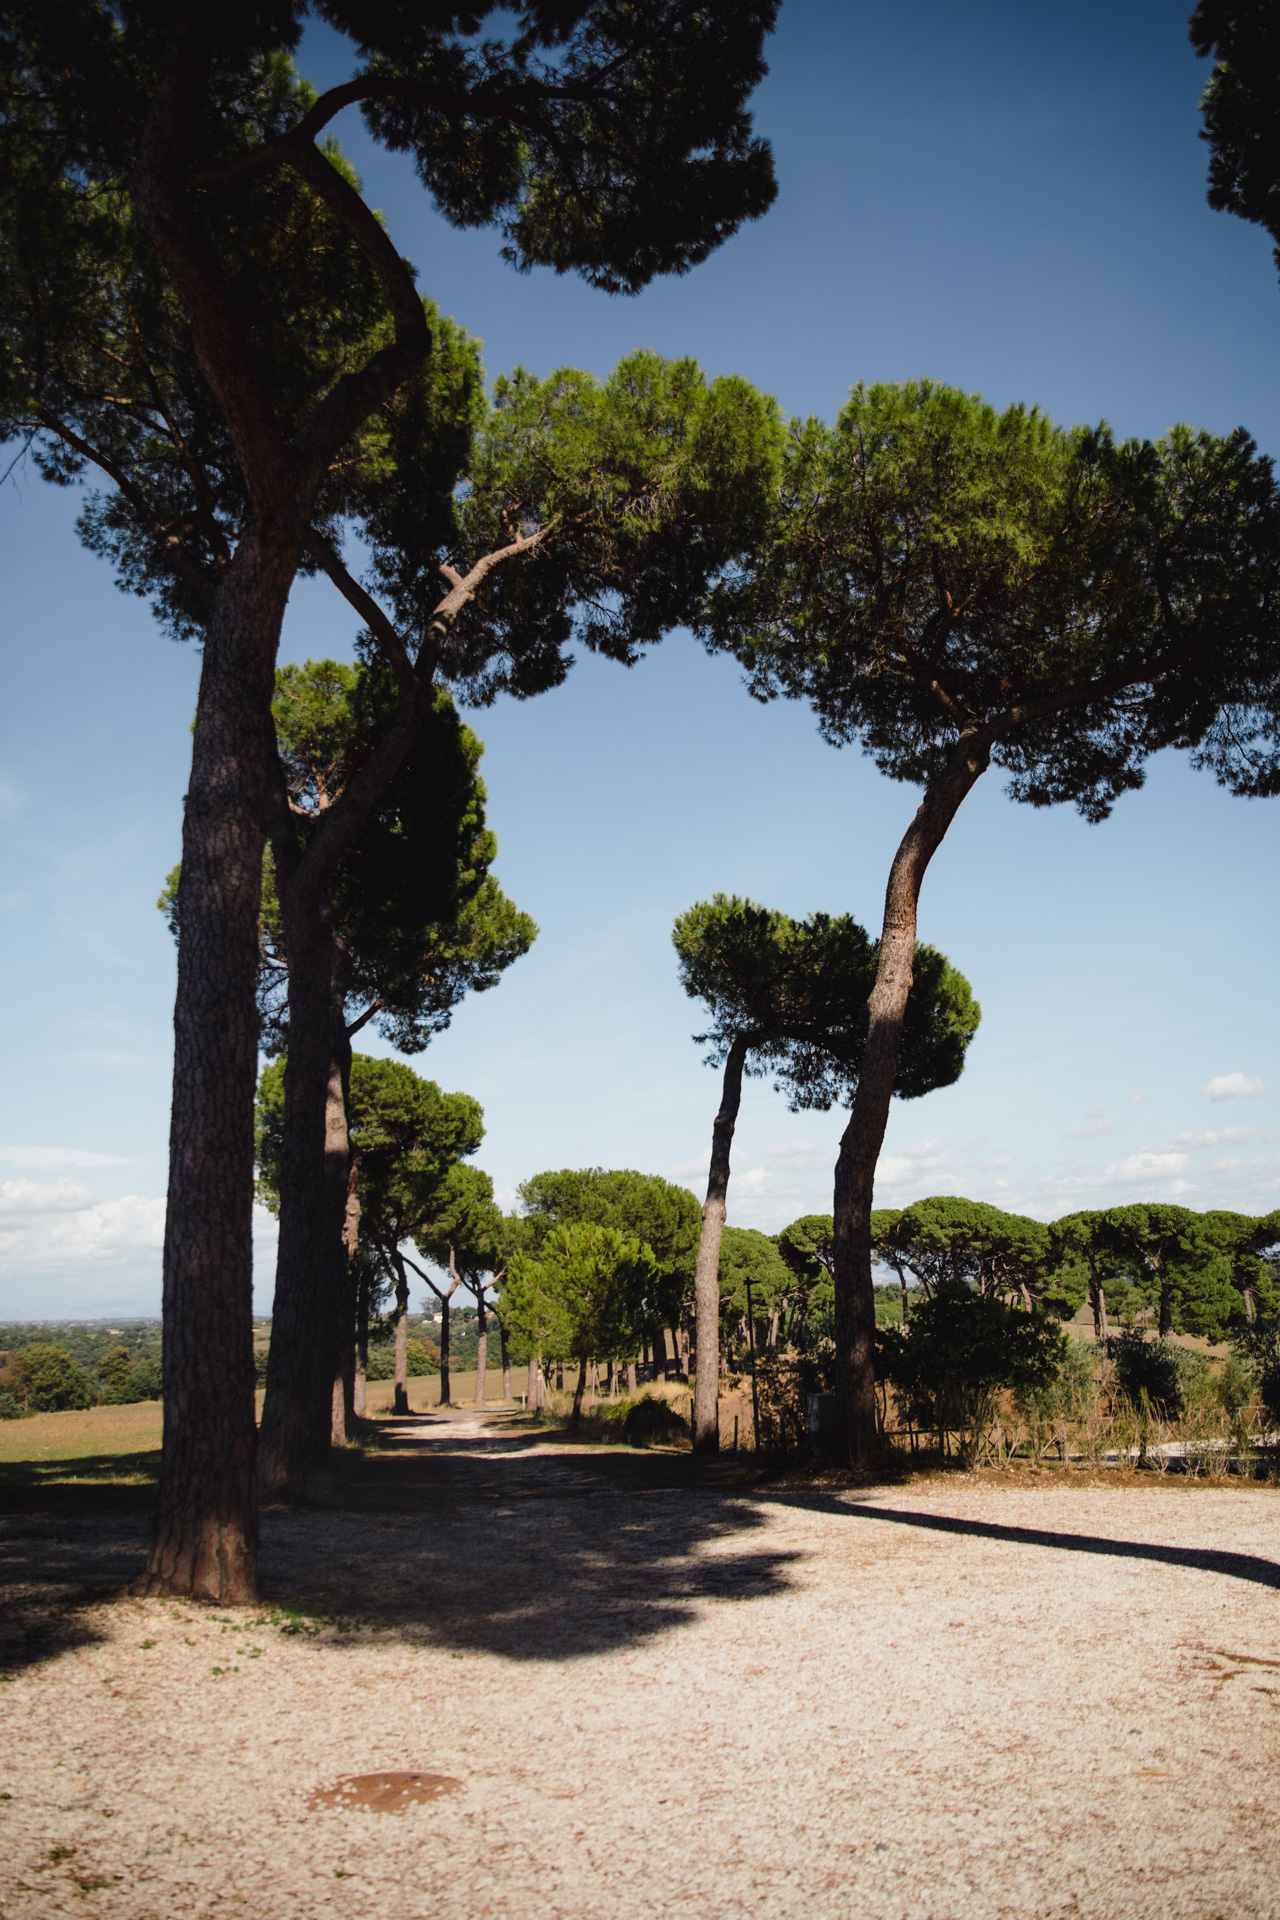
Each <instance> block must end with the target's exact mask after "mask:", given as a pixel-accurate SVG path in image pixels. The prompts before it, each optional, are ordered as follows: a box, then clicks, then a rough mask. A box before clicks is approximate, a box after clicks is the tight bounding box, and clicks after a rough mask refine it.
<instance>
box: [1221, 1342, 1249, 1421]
mask: <svg viewBox="0 0 1280 1920" xmlns="http://www.w3.org/2000/svg"><path fill="white" fill-rule="evenodd" d="M1255 1390H1256V1382H1255V1380H1254V1377H1253V1368H1252V1367H1250V1366H1247V1365H1246V1364H1245V1362H1244V1361H1243V1360H1242V1359H1241V1358H1240V1356H1239V1354H1238V1353H1232V1354H1229V1355H1228V1356H1227V1359H1226V1361H1225V1363H1224V1365H1223V1368H1222V1372H1221V1373H1220V1374H1219V1375H1218V1385H1217V1394H1218V1405H1219V1406H1220V1407H1221V1408H1222V1409H1223V1411H1224V1413H1226V1414H1227V1416H1228V1417H1229V1418H1230V1419H1232V1420H1238V1419H1239V1417H1240V1415H1241V1414H1242V1413H1243V1412H1244V1410H1245V1408H1246V1407H1247V1406H1248V1405H1249V1402H1250V1401H1251V1400H1252V1399H1253V1396H1254V1392H1255Z"/></svg>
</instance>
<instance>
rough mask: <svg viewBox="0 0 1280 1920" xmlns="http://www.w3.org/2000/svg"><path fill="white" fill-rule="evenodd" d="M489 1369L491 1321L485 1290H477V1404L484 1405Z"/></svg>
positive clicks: (479, 1288) (480, 1288)
mask: <svg viewBox="0 0 1280 1920" xmlns="http://www.w3.org/2000/svg"><path fill="white" fill-rule="evenodd" d="M488 1368H489V1319H488V1315H487V1314H486V1313H485V1310H484V1288H483V1287H478V1288H477V1289H476V1391H475V1403H476V1405H477V1406H478V1407H482V1406H483V1405H484V1390H485V1386H486V1385H487V1381H486V1378H485V1376H486V1374H487V1372H488Z"/></svg>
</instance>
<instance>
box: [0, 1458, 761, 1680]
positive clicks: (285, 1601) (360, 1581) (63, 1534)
mask: <svg viewBox="0 0 1280 1920" xmlns="http://www.w3.org/2000/svg"><path fill="white" fill-rule="evenodd" d="M387 1426H388V1427H390V1426H391V1423H390V1422H388V1423H387ZM423 1431H425V1428H423V1429H418V1432H419V1434H421V1433H422V1432H423ZM548 1441H550V1442H551V1445H550V1447H548V1444H547V1443H548ZM131 1465H132V1463H131V1462H122V1457H121V1456H119V1455H111V1456H102V1457H101V1458H98V1457H96V1456H95V1457H93V1458H90V1459H85V1460H71V1461H56V1462H30V1463H23V1464H22V1466H21V1468H19V1469H5V1470H4V1472H3V1474H2V1475H0V1500H3V1501H4V1504H5V1505H6V1506H7V1507H8V1508H9V1512H8V1516H7V1517H6V1518H5V1519H4V1521H3V1522H2V1523H0V1671H3V1670H4V1669H6V1668H7V1669H8V1670H9V1671H14V1670H16V1669H18V1668H20V1667H23V1666H29V1665H34V1664H38V1663H39V1662H41V1661H43V1660H46V1659H49V1658H50V1657H52V1656H53V1655H55V1654H57V1653H60V1652H64V1651H66V1650H68V1649H70V1648H72V1647H76V1646H83V1645H87V1644H91V1643H94V1642H97V1641H99V1640H100V1639H101V1638H102V1634H101V1632H100V1631H99V1630H98V1628H97V1627H96V1626H95V1625H94V1623H93V1622H92V1621H91V1620H90V1619H88V1618H86V1617H85V1612H86V1610H87V1609H90V1608H92V1607H94V1606H96V1605H100V1604H101V1603H102V1602H103V1601H105V1600H110V1599H113V1598H116V1597H119V1596H121V1595H122V1594H123V1593H125V1592H127V1590H128V1588H129V1586H130V1584H131V1583H132V1582H133V1581H134V1580H136V1579H137V1578H138V1576H139V1575H140V1574H141V1572H142V1569H143V1566H144V1563H145V1555H146V1544H147V1530H148V1520H149V1510H150V1504H151V1499H152V1496H153V1489H152V1488H151V1487H150V1486H149V1485H145V1484H125V1485H121V1484H120V1483H119V1482H120V1476H121V1473H122V1472H125V1473H127V1472H128V1471H129V1470H130V1467H131ZM756 1478H757V1476H756V1475H755V1473H754V1472H753V1471H752V1469H751V1467H750V1465H749V1463H748V1462H746V1461H745V1460H744V1459H743V1457H742V1456H738V1458H737V1460H736V1461H735V1458H734V1456H732V1455H730V1456H728V1457H727V1458H722V1459H721V1460H720V1461H712V1462H708V1463H703V1462H700V1461H694V1460H693V1459H692V1458H691V1457H690V1456H689V1455H687V1454H669V1453H663V1452H660V1451H656V1450H655V1451H653V1452H647V1453H646V1452H634V1453H633V1452H631V1451H630V1450H628V1449H625V1448H614V1447H590V1448H577V1447H575V1446H572V1445H571V1444H568V1443H564V1441H563V1437H562V1436H560V1435H557V1434H554V1433H548V1432H546V1431H542V1432H539V1431H538V1430H536V1429H535V1430H526V1431H523V1432H521V1431H519V1430H512V1429H511V1428H510V1427H507V1428H506V1430H504V1429H503V1427H502V1426H495V1427H493V1428H488V1429H486V1428H477V1427H476V1426H474V1425H469V1424H464V1423H462V1422H457V1423H454V1424H453V1425H452V1426H451V1427H450V1428H449V1430H448V1431H447V1432H446V1431H438V1432H435V1431H433V1432H432V1435H431V1439H430V1441H429V1442H424V1441H423V1440H422V1439H421V1438H420V1437H419V1438H418V1439H417V1440H416V1441H415V1434H414V1431H413V1430H410V1429H409V1428H408V1425H407V1423H399V1424H398V1426H397V1429H396V1430H395V1431H393V1432H390V1433H389V1432H387V1431H386V1430H385V1429H384V1430H383V1431H382V1432H381V1434H380V1436H379V1446H378V1447H377V1448H375V1449H372V1450H370V1451H367V1452H357V1451H355V1450H352V1451H350V1452H342V1453H338V1454H337V1455H336V1456H335V1459H334V1465H333V1468H332V1469H331V1471H330V1472H328V1473H326V1474H324V1475H322V1476H320V1477H319V1478H318V1479H317V1481H316V1483H315V1486H314V1489H313V1495H312V1498H311V1499H310V1500H309V1501H308V1503H307V1504H306V1505H303V1506H297V1507H291V1508H275V1509H269V1510H267V1511H265V1512H264V1513H263V1516H262V1556H261V1572H260V1582H259V1591H260V1594H261V1597H262V1601H263V1603H264V1604H266V1605H268V1606H276V1607H279V1608H281V1609H282V1610H285V1611H289V1612H298V1613H302V1614H310V1615H312V1616H316V1615H319V1616H321V1617H323V1618H326V1619H328V1620H331V1621H334V1622H335V1623H337V1624H339V1625H341V1626H343V1627H346V1626H352V1627H357V1628H360V1629H366V1630H368V1629H371V1630H373V1631H375V1632H389V1633H392V1634H394V1635H395V1636H397V1637H399V1638H402V1639H404V1640H408V1641H410V1642H413V1643H415V1644H419V1645H434V1646H439V1647H447V1648H450V1649H452V1650H453V1651H455V1652H459V1653H465V1652H480V1651H485V1652H497V1653H502V1654H505V1655H506V1656H508V1657H509V1658H512V1659H519V1660H567V1659H573V1658H575V1657H577V1656H579V1655H586V1654H593V1653H603V1652H609V1651H612V1650H615V1649H618V1648H622V1647H625V1646H628V1645H635V1644H637V1643H639V1642H641V1641H644V1640H647V1639H650V1638H651V1637H653V1636H654V1635H656V1634H662V1633H666V1632H669V1631H671V1630H672V1629H673V1628H675V1627H678V1626H680V1625H681V1624H683V1623H684V1622H686V1621H687V1620H689V1619H691V1618H692V1617H693V1615H694V1614H695V1613H696V1612H697V1611H699V1610H700V1609H701V1608H702V1607H703V1606H705V1605H706V1604H707V1603H708V1602H714V1601H719V1602H738V1601H749V1600H756V1599H763V1598H766V1597H768V1596H769V1595H771V1594H775V1593H777V1592H779V1591H781V1590H782V1589H783V1588H784V1587H785V1585H786V1584H787V1567H788V1565H789V1563H790V1562H792V1561H793V1560H794V1559H795V1558H796V1557H797V1556H796V1555H794V1554H790V1553H783V1552H777V1551H770V1550H767V1549H765V1548H764V1547H763V1545H760V1544H756V1543H755V1542H754V1541H753V1539H752V1536H753V1535H755V1534H757V1533H759V1531H760V1530H761V1529H762V1528H763V1527H764V1526H765V1525H766V1523H767V1521H766V1516H765V1515H764V1514H763V1513H762V1512H761V1511H760V1510H759V1509H758V1507H757V1506H756V1504H755V1503H754V1502H753V1501H752V1499H751V1497H750V1496H751V1487H752V1486H753V1485H754V1484H755V1481H756ZM6 1495H10V1496H13V1497H12V1498H6V1497H5V1496H6ZM15 1508H16V1509H17V1510H16V1511H15ZM346 1638H347V1636H346V1635H345V1634H342V1633H340V1634H339V1635H338V1636H337V1638H336V1641H335V1642H333V1643H332V1644H335V1645H337V1646H339V1647H340V1646H341V1645H342V1644H343V1642H344V1640H346Z"/></svg>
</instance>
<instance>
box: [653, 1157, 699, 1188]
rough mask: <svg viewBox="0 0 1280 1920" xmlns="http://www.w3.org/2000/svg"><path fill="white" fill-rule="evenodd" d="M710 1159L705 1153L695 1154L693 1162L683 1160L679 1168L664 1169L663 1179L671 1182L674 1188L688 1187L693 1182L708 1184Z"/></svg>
mask: <svg viewBox="0 0 1280 1920" xmlns="http://www.w3.org/2000/svg"><path fill="white" fill-rule="evenodd" d="M708 1164H709V1163H708V1159H707V1156H706V1154H705V1153H699V1154H695V1155H694V1157H693V1159H692V1160H682V1161H681V1162H680V1163H679V1165H678V1166H674V1167H664V1168H663V1169H662V1177H663V1179H664V1180H670V1181H671V1183H672V1185H673V1186H678V1187H687V1186H688V1184H689V1182H690V1181H691V1180H697V1181H700V1182H701V1184H702V1185H703V1186H705V1185H706V1183H707V1167H708Z"/></svg>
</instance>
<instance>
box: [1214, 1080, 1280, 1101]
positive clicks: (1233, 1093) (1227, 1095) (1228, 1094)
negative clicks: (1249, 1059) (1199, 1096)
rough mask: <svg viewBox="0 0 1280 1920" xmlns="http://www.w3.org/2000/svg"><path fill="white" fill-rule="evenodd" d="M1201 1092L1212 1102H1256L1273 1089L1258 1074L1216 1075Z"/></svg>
mask: <svg viewBox="0 0 1280 1920" xmlns="http://www.w3.org/2000/svg"><path fill="white" fill-rule="evenodd" d="M1200 1091H1201V1093H1203V1094H1204V1095H1206V1097H1207V1098H1208V1099H1210V1100H1256V1099H1257V1098H1258V1097H1259V1095H1260V1094H1264V1093H1270V1092H1271V1088H1270V1087H1269V1086H1268V1085H1267V1083H1266V1081H1265V1080H1263V1079H1261V1078H1260V1077H1259V1076H1258V1075H1257V1074H1254V1075H1250V1074H1247V1073H1215V1074H1214V1076H1213V1078H1212V1080H1206V1081H1205V1083H1204V1085H1203V1086H1202V1087H1201V1089H1200Z"/></svg>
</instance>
